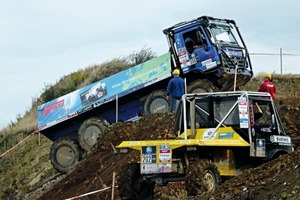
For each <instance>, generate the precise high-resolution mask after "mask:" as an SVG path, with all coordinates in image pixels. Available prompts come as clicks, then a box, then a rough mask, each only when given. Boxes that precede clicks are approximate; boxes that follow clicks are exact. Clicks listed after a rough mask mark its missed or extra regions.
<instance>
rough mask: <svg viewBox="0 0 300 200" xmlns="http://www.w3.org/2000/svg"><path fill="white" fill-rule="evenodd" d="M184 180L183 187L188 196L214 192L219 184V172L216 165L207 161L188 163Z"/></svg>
mask: <svg viewBox="0 0 300 200" xmlns="http://www.w3.org/2000/svg"><path fill="white" fill-rule="evenodd" d="M185 179H186V180H185V187H186V190H187V194H188V195H189V196H196V195H199V194H202V193H204V192H208V193H211V192H214V191H215V190H216V188H217V187H218V186H219V184H220V182H221V177H220V172H219V171H218V169H217V167H216V165H215V164H213V163H212V162H210V161H209V160H207V159H201V160H195V161H192V162H190V164H189V167H188V169H187V172H186V177H185Z"/></svg>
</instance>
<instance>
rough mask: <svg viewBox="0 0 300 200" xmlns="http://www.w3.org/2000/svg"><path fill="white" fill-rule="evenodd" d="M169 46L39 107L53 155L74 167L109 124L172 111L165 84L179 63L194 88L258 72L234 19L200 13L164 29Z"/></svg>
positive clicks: (219, 85)
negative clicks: (194, 17)
mask: <svg viewBox="0 0 300 200" xmlns="http://www.w3.org/2000/svg"><path fill="white" fill-rule="evenodd" d="M163 33H164V34H165V35H166V37H167V41H168V44H169V52H168V53H166V54H164V55H161V56H159V57H157V58H154V59H152V60H149V61H147V62H145V63H142V64H139V65H137V66H133V67H131V68H129V69H126V70H124V71H121V72H119V73H116V74H114V75H112V76H110V77H107V78H104V79H102V80H99V81H97V82H95V83H93V84H91V85H88V86H86V87H83V88H81V89H78V90H76V91H73V92H71V93H69V94H66V95H64V96H62V97H59V98H57V99H54V100H52V101H50V102H47V103H45V104H43V105H41V106H39V107H38V128H39V131H40V132H41V133H42V134H43V135H45V136H46V137H47V138H49V139H50V140H52V141H53V145H52V147H51V150H50V160H51V162H52V164H53V166H54V167H55V168H56V169H57V170H58V171H61V172H67V171H69V170H70V169H72V168H73V167H74V166H75V165H76V163H78V162H79V161H80V159H81V158H82V155H83V152H89V151H90V150H91V149H92V148H93V147H94V146H95V145H96V144H97V143H98V140H99V139H101V138H102V137H103V136H104V134H105V130H106V127H107V125H109V124H112V123H114V122H116V121H128V120H131V121H135V120H137V119H138V118H139V116H143V115H148V114H151V113H163V112H169V111H170V105H169V102H168V101H167V99H166V94H165V90H166V87H167V84H168V82H169V80H170V79H171V77H172V76H171V72H172V71H173V70H174V69H179V70H180V72H181V73H180V74H181V77H183V78H185V80H186V84H187V92H188V93H201V92H213V91H214V92H216V91H227V90H235V89H236V88H238V87H240V86H243V85H245V84H246V83H247V82H248V81H249V80H250V79H251V77H252V76H253V71H252V67H251V62H250V58H249V53H248V50H247V48H246V46H245V43H244V41H243V39H242V37H241V34H240V32H239V30H238V28H237V26H236V24H235V22H234V21H233V20H226V19H217V18H212V17H207V16H203V17H199V18H197V19H193V20H190V21H187V22H181V23H179V24H176V25H174V26H172V27H170V28H167V29H165V30H163Z"/></svg>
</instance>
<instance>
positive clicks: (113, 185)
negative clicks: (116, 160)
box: [111, 172, 116, 200]
mask: <svg viewBox="0 0 300 200" xmlns="http://www.w3.org/2000/svg"><path fill="white" fill-rule="evenodd" d="M115 178H116V172H114V173H113V182H112V186H111V200H114V197H115Z"/></svg>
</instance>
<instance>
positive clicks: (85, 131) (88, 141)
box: [78, 117, 106, 152]
mask: <svg viewBox="0 0 300 200" xmlns="http://www.w3.org/2000/svg"><path fill="white" fill-rule="evenodd" d="M105 132H106V124H105V122H104V120H103V119H100V118H96V117H93V118H90V119H87V120H86V121H84V122H83V123H82V125H81V126H80V129H79V131H78V141H79V144H80V146H81V148H82V149H84V150H85V151H86V152H89V151H91V149H92V148H93V147H95V145H96V144H97V143H98V142H99V139H100V138H103V136H104V135H105Z"/></svg>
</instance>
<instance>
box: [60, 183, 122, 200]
mask: <svg viewBox="0 0 300 200" xmlns="http://www.w3.org/2000/svg"><path fill="white" fill-rule="evenodd" d="M115 187H118V186H115ZM111 188H112V187H107V188H103V189H100V190H95V191H93V192H88V193H85V194H81V195H79V196H75V197H71V198H68V199H65V200H73V199H78V198H81V197H85V196H89V195H91V194H95V193H98V192H103V191H105V190H108V189H111Z"/></svg>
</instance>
